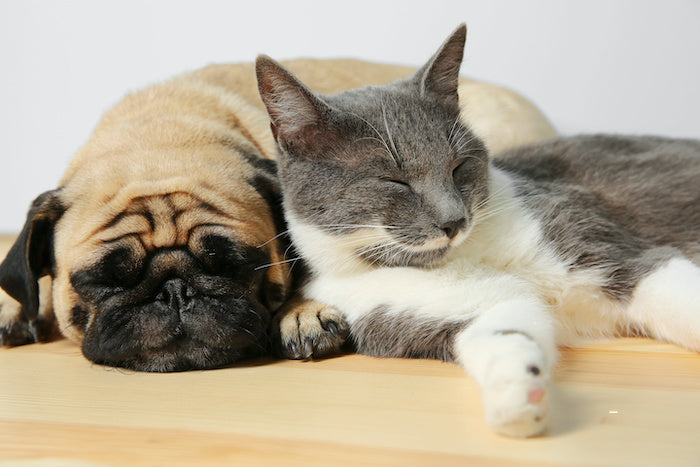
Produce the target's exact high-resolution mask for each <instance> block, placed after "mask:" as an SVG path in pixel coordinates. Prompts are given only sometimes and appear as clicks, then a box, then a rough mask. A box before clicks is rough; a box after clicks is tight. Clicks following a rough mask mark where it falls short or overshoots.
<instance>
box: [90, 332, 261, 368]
mask: <svg viewBox="0 0 700 467" xmlns="http://www.w3.org/2000/svg"><path fill="white" fill-rule="evenodd" d="M261 353H262V352H261V350H260V348H259V346H258V345H256V344H255V343H250V344H249V345H247V346H246V345H243V346H241V347H240V348H216V347H213V346H211V345H208V344H206V343H204V342H201V341H199V340H198V339H196V338H194V337H192V336H178V337H177V338H175V339H173V341H172V342H170V343H169V344H168V345H165V346H163V347H161V348H155V349H141V350H140V351H138V352H137V353H135V354H133V355H131V356H130V357H128V358H122V359H110V358H102V359H99V358H98V359H97V360H95V363H99V364H101V365H107V366H113V367H121V368H127V369H129V370H135V371H146V372H158V373H165V372H177V371H190V370H211V369H216V368H223V367H227V366H230V365H233V364H235V363H236V362H238V361H239V360H242V359H245V358H251V357H255V356H258V355H260V354H261Z"/></svg>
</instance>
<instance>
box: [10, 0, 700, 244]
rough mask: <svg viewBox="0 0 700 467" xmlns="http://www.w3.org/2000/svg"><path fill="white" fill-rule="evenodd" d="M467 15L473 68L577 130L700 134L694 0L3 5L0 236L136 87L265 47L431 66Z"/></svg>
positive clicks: (698, 22) (274, 51) (699, 24)
mask: <svg viewBox="0 0 700 467" xmlns="http://www.w3.org/2000/svg"><path fill="white" fill-rule="evenodd" d="M463 21H466V22H467V24H468V28H469V33H468V39H467V50H466V54H465V62H464V64H463V66H462V73H463V74H464V75H467V76H470V77H474V78H479V79H483V80H489V81H492V82H495V83H499V84H503V85H506V86H508V87H510V88H512V89H514V90H516V91H518V92H520V93H522V94H524V95H525V96H527V97H528V98H530V99H531V100H533V101H534V102H535V103H536V104H537V105H538V106H539V107H540V108H541V109H542V110H543V111H544V113H545V114H546V115H547V116H548V117H549V118H550V120H551V121H552V122H553V123H554V125H555V126H556V127H557V129H558V130H559V131H560V132H562V133H564V134H573V133H581V132H624V133H654V134H663V135H670V136H680V137H694V138H700V117H699V116H698V112H699V111H700V2H697V1H693V0H687V1H681V0H659V1H654V0H637V1H632V0H630V1H621V0H602V1H597V0H577V1H566V2H565V1H561V0H537V1H535V0H530V1H523V0H481V1H468V0H458V1H440V0H426V1H411V0H401V1H396V2H392V1H381V0H370V1H367V0H345V1H338V2H334V1H293V0H261V1H252V0H251V1H248V2H234V1H215V0H198V1H196V2H195V1H190V2H187V1H183V0H169V1H155V0H120V1H118V2H117V1H113V2H99V1H94V0H75V1H48V0H44V1H37V0H29V1H27V0H22V1H20V0H15V1H12V0H0V64H1V66H2V68H1V69H0V71H1V72H0V132H1V133H0V136H1V138H0V144H2V146H1V148H2V149H1V152H0V175H1V177H0V232H17V231H18V230H19V229H20V228H21V225H22V223H23V222H24V215H25V212H26V209H27V207H28V205H29V203H30V201H31V200H32V199H33V198H34V197H35V196H36V195H38V194H39V193H41V192H42V191H45V190H48V189H51V188H54V187H55V186H56V183H57V181H58V179H59V178H60V175H61V173H62V172H63V170H64V169H65V167H66V165H67V163H68V160H69V159H70V157H71V155H72V154H73V153H74V152H75V150H76V149H78V147H79V146H80V145H81V144H83V143H84V142H85V141H86V140H87V138H88V136H89V134H90V132H91V131H92V128H93V127H94V125H95V124H96V123H97V120H98V118H99V117H100V115H101V114H102V112H104V111H105V110H106V109H107V108H109V107H110V106H111V105H113V104H114V103H116V102H117V101H118V100H119V98H120V97H121V96H122V95H124V93H125V92H127V91H129V90H133V89H137V88H140V87H143V86H145V85H147V84H149V83H152V82H156V81H160V80H163V79H166V78H168V77H170V76H173V75H175V74H178V73H180V72H182V71H185V70H190V69H194V68H199V67H201V66H203V65H206V64H208V63H212V62H236V61H252V60H254V58H255V56H256V55H257V54H258V53H267V54H269V55H271V56H273V57H275V58H278V59H284V58H293V57H300V56H313V57H355V58H362V59H367V60H374V61H382V62H390V63H400V64H412V65H420V64H422V62H423V61H424V60H426V59H427V58H428V57H429V56H430V55H431V54H432V53H433V52H434V50H435V49H436V48H437V47H438V45H439V44H440V43H441V42H442V41H443V40H444V39H445V37H446V36H447V35H448V34H449V33H450V32H451V31H452V30H453V29H454V28H455V27H456V26H457V25H458V24H459V23H460V22H463Z"/></svg>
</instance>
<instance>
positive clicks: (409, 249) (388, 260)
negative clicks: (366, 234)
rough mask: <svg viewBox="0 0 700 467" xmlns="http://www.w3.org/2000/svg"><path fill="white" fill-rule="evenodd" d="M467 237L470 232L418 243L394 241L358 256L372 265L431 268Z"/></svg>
mask: <svg viewBox="0 0 700 467" xmlns="http://www.w3.org/2000/svg"><path fill="white" fill-rule="evenodd" d="M467 235H468V232H466V231H460V232H459V233H458V234H457V235H455V236H453V237H448V236H447V235H442V236H439V237H435V238H431V239H427V240H424V241H422V242H416V243H408V242H406V241H405V240H403V241H402V240H396V239H394V240H392V241H388V242H382V243H381V244H373V245H370V246H369V247H364V248H360V249H358V250H357V251H356V254H357V256H359V257H361V258H362V259H363V260H364V261H366V262H368V263H370V264H376V265H382V266H390V267H398V266H414V267H424V268H425V267H431V266H434V265H436V264H438V263H439V262H440V260H441V259H442V258H444V257H445V255H446V254H447V252H449V251H450V250H451V249H452V248H454V247H456V246H458V245H459V244H461V243H462V242H463V241H464V240H465V239H466V237H467Z"/></svg>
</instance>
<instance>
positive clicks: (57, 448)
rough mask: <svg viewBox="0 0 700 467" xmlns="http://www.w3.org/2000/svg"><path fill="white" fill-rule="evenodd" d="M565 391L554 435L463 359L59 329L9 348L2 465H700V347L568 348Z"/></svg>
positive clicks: (1, 383)
mask: <svg viewBox="0 0 700 467" xmlns="http://www.w3.org/2000/svg"><path fill="white" fill-rule="evenodd" d="M0 246H3V245H1V244H0ZM0 251H1V250H0ZM552 402H553V404H552V410H553V421H552V422H553V423H552V426H551V428H550V430H549V431H548V433H547V435H546V436H544V437H540V438H535V439H529V440H513V439H507V438H503V437H500V436H498V435H495V434H493V433H491V432H490V431H489V430H488V429H487V428H486V427H485V425H484V422H483V417H482V413H481V404H480V396H479V391H478V388H477V387H476V385H475V384H474V383H473V382H472V381H471V380H470V379H469V378H468V377H467V376H465V375H464V373H463V372H462V370H461V369H460V368H459V367H457V366H456V365H452V364H447V363H441V362H437V361H427V360H395V359H373V358H367V357H363V356H358V355H347V356H342V357H337V358H332V359H327V360H322V361H312V362H301V361H274V360H256V361H250V362H246V363H244V364H241V365H238V366H236V367H234V368H227V369H223V370H212V371H195V372H185V373H173V374H148V373H137V372H132V371H125V370H121V369H115V368H108V367H103V366H99V365H95V364H92V363H90V362H89V361H87V360H86V359H85V358H84V357H82V355H81V354H80V350H79V348H78V347H77V346H75V345H74V344H72V343H70V342H68V341H66V340H59V341H56V342H51V343H48V344H35V345H29V346H24V347H16V348H3V349H0V466H5V465H19V466H35V465H40V466H54V465H57V466H63V465H65V466H74V465H77V466H84V465H155V466H158V465H303V466H307V467H308V466H315V465H323V466H326V465H475V466H481V465H484V466H491V465H517V466H520V465H537V466H542V465H566V466H575V465H606V466H608V465H610V466H612V465H629V466H645V465H649V466H659V465H664V466H696V467H697V466H700V355H697V354H694V353H691V352H687V351H684V350H681V349H679V348H677V347H674V346H671V345H664V344H658V343H655V342H651V341H647V340H643V339H628V340H621V341H614V342H608V343H600V344H591V345H588V346H586V347H583V348H580V349H577V350H564V351H563V352H562V361H561V363H560V364H559V366H558V368H557V371H556V373H555V387H554V394H553V401H552Z"/></svg>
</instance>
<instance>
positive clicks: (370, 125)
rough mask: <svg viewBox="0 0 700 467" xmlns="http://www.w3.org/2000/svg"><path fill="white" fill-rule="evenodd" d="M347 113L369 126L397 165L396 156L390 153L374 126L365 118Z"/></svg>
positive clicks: (382, 137)
mask: <svg viewBox="0 0 700 467" xmlns="http://www.w3.org/2000/svg"><path fill="white" fill-rule="evenodd" d="M348 113H349V114H350V115H352V116H354V117H356V118H358V119H360V120H362V121H363V122H364V123H365V124H366V125H367V126H369V127H370V128H371V129H372V131H374V132H375V133H376V134H377V136H378V141H379V142H381V143H382V145H383V146H384V149H385V150H386V152H387V153H388V154H389V156H391V158H392V159H393V160H394V162H396V163H397V164H398V161H397V160H396V156H395V155H394V153H392V152H391V149H390V148H389V145H388V144H387V143H386V140H385V139H384V136H383V135H382V134H381V133H380V132H379V130H377V128H376V127H375V126H374V125H372V123H370V122H369V121H368V120H367V119H366V118H364V117H361V116H359V115H357V114H356V113H352V112H348ZM385 118H386V117H385ZM392 145H393V142H392Z"/></svg>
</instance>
